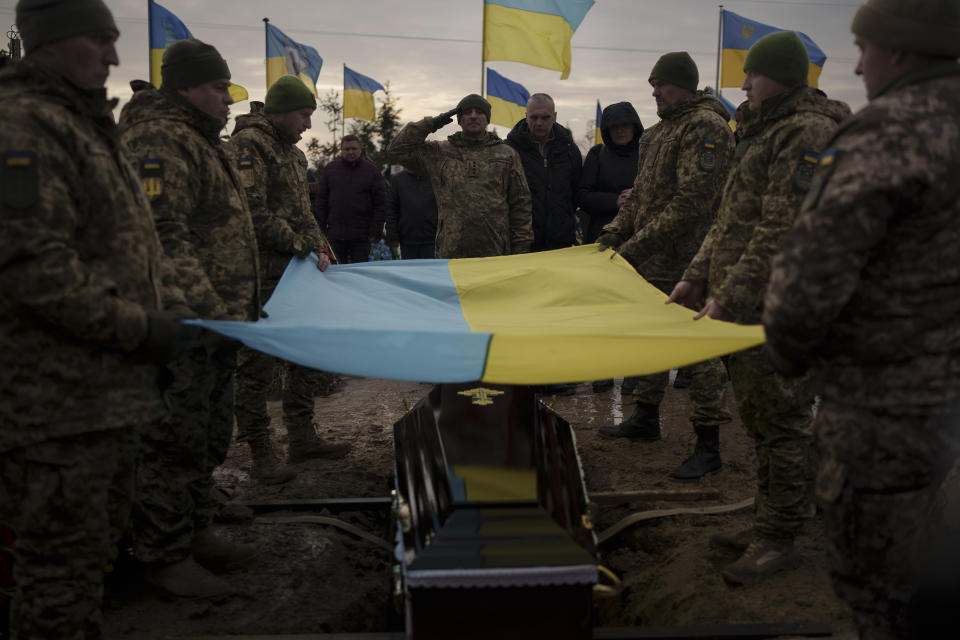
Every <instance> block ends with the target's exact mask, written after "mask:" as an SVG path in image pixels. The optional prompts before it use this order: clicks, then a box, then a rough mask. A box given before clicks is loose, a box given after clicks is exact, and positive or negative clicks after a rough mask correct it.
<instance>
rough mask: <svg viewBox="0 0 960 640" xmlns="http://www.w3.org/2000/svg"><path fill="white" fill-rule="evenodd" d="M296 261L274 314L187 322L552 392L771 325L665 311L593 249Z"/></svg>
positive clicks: (356, 369)
mask: <svg viewBox="0 0 960 640" xmlns="http://www.w3.org/2000/svg"><path fill="white" fill-rule="evenodd" d="M316 265H317V259H316V257H314V256H311V257H310V258H308V259H305V260H301V259H293V260H291V262H290V264H289V265H288V266H287V270H286V272H285V273H284V274H283V278H282V279H281V280H280V283H279V285H278V286H277V288H276V290H275V291H274V293H273V295H272V296H271V297H270V301H269V302H268V303H267V306H266V311H267V312H268V314H269V317H267V318H264V319H262V320H258V321H257V322H255V323H252V322H230V321H217V320H196V321H189V322H190V323H192V324H199V325H201V326H203V327H206V328H208V329H212V330H214V331H217V332H219V333H222V334H224V335H227V336H230V337H231V338H235V339H237V340H241V341H242V342H243V343H244V344H246V345H247V346H249V347H252V348H254V349H258V350H260V351H263V352H265V353H269V354H271V355H274V356H277V357H280V358H283V359H284V360H289V361H292V362H296V363H298V364H301V365H304V366H308V367H313V368H316V369H322V370H325V371H336V372H339V373H345V374H350V375H357V376H369V377H374V378H390V379H396V380H417V381H422V382H472V381H475V380H482V381H485V382H492V383H500V384H553V383H558V382H577V381H583V380H601V379H605V378H612V377H616V376H625V375H642V374H648V373H655V372H658V371H665V370H668V369H673V368H676V367H678V366H683V365H687V364H690V363H693V362H700V361H702V360H707V359H709V358H713V357H716V356H720V355H723V354H726V353H731V352H734V351H739V350H741V349H746V348H748V347H751V346H754V345H757V344H760V343H762V342H763V340H764V335H763V327H762V326H759V325H751V326H744V325H736V324H731V323H727V322H718V321H715V320H711V319H709V318H704V319H702V320H697V321H694V320H693V316H694V314H695V312H694V311H692V310H690V309H686V308H684V307H681V306H680V305H676V304H670V305H667V304H664V301H665V300H666V296H665V295H664V294H663V293H662V292H660V291H659V290H658V289H656V288H655V287H653V286H652V285H650V284H648V283H647V282H646V281H645V280H644V279H643V278H641V277H640V276H639V275H637V272H636V271H635V270H634V269H633V267H631V266H630V264H628V263H627V262H626V260H624V259H623V258H622V257H620V256H619V255H617V254H615V253H613V252H611V251H604V252H600V251H597V247H596V245H587V246H581V247H570V248H567V249H559V250H556V251H543V252H539V253H528V254H522V255H515V256H503V257H496V258H468V259H461V260H392V261H391V260H385V261H376V262H362V263H357V264H348V265H337V264H335V265H331V266H330V267H328V268H327V270H326V271H324V273H323V274H322V275H319V274H318V273H317V267H316Z"/></svg>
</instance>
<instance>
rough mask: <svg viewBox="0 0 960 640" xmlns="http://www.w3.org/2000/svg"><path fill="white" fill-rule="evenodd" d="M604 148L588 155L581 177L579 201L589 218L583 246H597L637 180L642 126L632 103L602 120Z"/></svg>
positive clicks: (605, 112)
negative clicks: (597, 241)
mask: <svg viewBox="0 0 960 640" xmlns="http://www.w3.org/2000/svg"><path fill="white" fill-rule="evenodd" d="M600 135H601V137H602V138H603V144H598V145H596V146H595V147H593V148H592V149H590V151H588V152H587V158H586V159H585V160H584V161H583V173H582V175H581V176H580V189H579V191H578V195H577V201H578V202H579V203H580V208H581V209H582V210H583V211H584V213H586V214H587V216H588V219H589V224H588V226H587V228H586V229H584V230H583V242H584V244H591V243H593V242H596V240H597V238H598V237H599V236H600V230H601V229H603V227H604V225H606V224H609V223H610V222H611V221H612V220H613V218H614V216H616V215H617V211H619V210H620V207H622V206H623V203H624V202H626V200H627V196H629V195H630V191H631V188H632V187H633V181H634V179H636V177H637V148H638V146H639V143H640V136H641V135H643V123H641V122H640V116H638V115H637V110H636V109H634V108H633V105H632V104H630V103H629V102H617V103H614V104H611V105H608V106H607V108H606V109H604V110H603V115H602V116H601V117H600Z"/></svg>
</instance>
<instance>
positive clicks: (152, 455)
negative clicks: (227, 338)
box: [134, 334, 236, 563]
mask: <svg viewBox="0 0 960 640" xmlns="http://www.w3.org/2000/svg"><path fill="white" fill-rule="evenodd" d="M167 366H168V368H169V369H170V371H171V373H172V374H173V381H172V382H171V383H170V386H168V387H167V389H166V390H165V392H164V400H165V402H166V404H167V407H168V410H169V411H168V413H167V415H166V417H165V418H164V419H162V420H159V421H157V422H156V423H154V424H152V425H150V427H149V428H147V429H146V431H145V433H144V434H143V437H142V446H141V454H140V464H139V466H138V468H137V502H136V505H135V506H134V550H135V554H136V556H137V558H139V559H140V560H141V561H143V562H162V563H173V562H178V561H180V560H182V559H183V558H185V557H187V556H188V555H189V554H190V543H191V540H192V537H193V533H194V532H195V531H200V530H202V529H204V528H206V527H207V526H208V525H209V524H210V521H211V519H212V518H213V514H214V512H215V511H216V510H217V508H218V506H219V505H218V503H217V501H216V500H215V499H214V498H213V496H212V495H211V491H212V490H213V486H214V482H213V470H214V469H216V468H217V467H218V466H220V465H221V464H223V461H224V460H225V459H226V456H227V448H228V447H229V446H230V439H231V437H232V436H233V378H234V372H235V369H236V351H235V350H234V349H232V348H230V347H225V346H223V345H222V341H219V339H218V338H215V337H213V335H212V334H204V335H203V337H202V338H201V341H200V344H199V345H198V346H195V347H193V348H192V349H190V350H189V351H188V352H187V353H186V354H185V355H184V356H183V357H181V358H180V359H179V360H177V361H175V362H172V363H170V364H169V365H167Z"/></svg>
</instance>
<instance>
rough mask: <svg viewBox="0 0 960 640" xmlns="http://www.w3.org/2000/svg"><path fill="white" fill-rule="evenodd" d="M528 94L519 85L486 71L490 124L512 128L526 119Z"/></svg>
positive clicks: (491, 71) (494, 72)
mask: <svg viewBox="0 0 960 640" xmlns="http://www.w3.org/2000/svg"><path fill="white" fill-rule="evenodd" d="M529 99H530V92H529V91H527V90H526V88H525V87H524V86H523V85H522V84H520V83H519V82H514V81H513V80H509V79H507V78H504V77H503V76H502V75H500V74H499V73H497V72H496V71H494V70H493V69H490V68H488V69H487V101H488V102H489V103H490V122H491V123H492V124H499V125H500V126H503V127H513V126H514V125H515V124H517V122H519V121H520V120H523V119H524V118H525V117H527V101H528V100H529Z"/></svg>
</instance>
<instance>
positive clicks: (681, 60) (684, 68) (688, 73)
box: [649, 51, 700, 91]
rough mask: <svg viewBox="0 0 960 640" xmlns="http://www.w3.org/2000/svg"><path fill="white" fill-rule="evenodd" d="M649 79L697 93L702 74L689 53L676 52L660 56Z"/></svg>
mask: <svg viewBox="0 0 960 640" xmlns="http://www.w3.org/2000/svg"><path fill="white" fill-rule="evenodd" d="M649 79H650V82H653V81H654V80H660V81H662V82H667V83H670V84H673V85H676V86H678V87H680V88H681V89H686V90H687V91H696V90H697V85H698V84H700V72H699V71H698V70H697V63H696V62H694V61H693V58H691V57H690V54H689V53H687V52H686V51H674V52H673V53H665V54H663V55H662V56H660V59H659V60H657V64H655V65H653V70H652V71H651V72H650V78H649Z"/></svg>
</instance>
